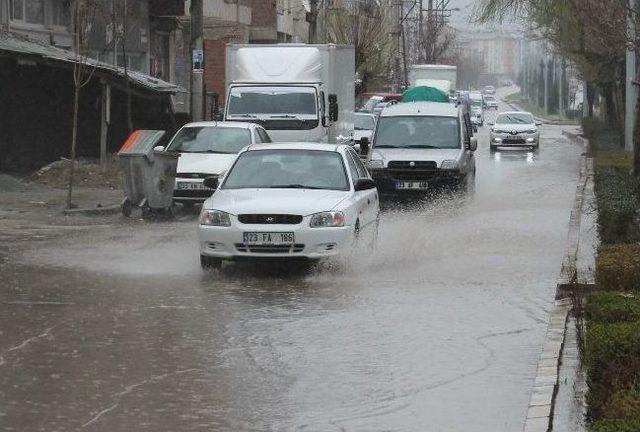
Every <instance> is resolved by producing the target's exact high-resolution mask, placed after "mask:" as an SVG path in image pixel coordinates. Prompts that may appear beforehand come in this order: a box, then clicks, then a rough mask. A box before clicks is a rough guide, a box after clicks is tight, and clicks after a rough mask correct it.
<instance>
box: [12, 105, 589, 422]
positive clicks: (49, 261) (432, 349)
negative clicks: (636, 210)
mask: <svg viewBox="0 0 640 432" xmlns="http://www.w3.org/2000/svg"><path fill="white" fill-rule="evenodd" d="M487 117H488V118H495V113H494V112H490V113H489V114H488V115H487ZM542 130H543V134H542V136H543V138H542V144H541V149H540V151H539V152H538V153H530V152H526V151H502V152H497V153H494V154H491V153H490V151H489V148H488V138H487V136H488V128H487V127H485V128H483V130H481V132H480V134H479V150H478V152H477V160H478V161H477V163H478V172H477V187H476V193H475V196H474V197H473V198H470V199H466V200H461V199H459V198H449V199H441V200H433V201H429V202H425V203H423V204H422V205H420V206H418V207H416V208H411V209H406V208H405V209H402V210H394V209H393V208H392V209H389V210H387V211H386V212H385V213H384V214H383V217H382V223H381V232H380V242H379V247H378V250H377V251H376V253H375V254H370V253H365V252H362V253H361V254H359V255H356V256H353V257H350V258H348V259H342V260H339V261H337V262H331V263H325V264H323V265H321V266H319V267H317V268H310V269H299V268H286V267H284V268H282V267H280V268H273V267H272V266H255V265H251V264H244V265H234V266H227V267H225V268H224V269H223V270H222V271H221V272H213V273H209V274H205V273H203V272H202V271H201V270H200V265H199V261H198V250H197V244H196V233H195V221H194V219H193V218H183V220H181V221H177V222H174V223H156V224H131V225H122V224H115V225H100V226H97V227H94V228H92V229H90V230H78V231H73V232H69V233H65V234H64V235H61V236H56V237H46V236H44V237H40V238H37V239H34V240H32V241H28V242H26V243H21V245H20V247H15V248H13V249H12V254H11V255H9V256H8V257H6V259H5V260H4V261H2V260H0V272H1V275H2V278H1V280H0V429H1V430H3V431H70V430H87V431H133V430H136V431H245V430H256V431H289V430H309V431H449V432H451V431H453V432H457V431H460V432H462V431H464V432H475V431H477V432H486V431H506V432H509V431H513V432H516V431H520V430H521V429H522V425H523V423H524V418H525V415H526V409H527V404H528V401H529V395H530V391H531V388H532V385H533V379H534V373H535V370H536V365H537V360H538V356H539V353H540V349H541V345H542V341H543V338H544V333H545V329H546V325H547V319H548V311H549V310H550V308H551V306H552V301H553V295H554V290H555V286H554V282H555V278H556V276H557V274H558V272H559V269H560V263H561V260H562V256H563V248H564V240H565V238H566V233H567V226H568V221H569V213H570V207H571V204H572V199H573V195H574V192H575V188H576V181H577V178H578V168H579V166H578V165H579V155H580V152H581V150H582V149H580V148H577V147H575V146H574V145H573V144H571V143H569V142H568V141H567V140H566V139H564V138H563V137H562V136H561V130H562V129H561V127H559V126H543V129H542Z"/></svg>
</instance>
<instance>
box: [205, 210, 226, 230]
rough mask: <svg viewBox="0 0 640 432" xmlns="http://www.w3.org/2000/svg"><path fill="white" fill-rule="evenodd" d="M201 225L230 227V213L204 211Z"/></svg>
mask: <svg viewBox="0 0 640 432" xmlns="http://www.w3.org/2000/svg"><path fill="white" fill-rule="evenodd" d="M200 225H208V226H220V227H228V226H231V218H230V217H229V213H225V212H223V211H220V210H205V209H203V210H202V213H200Z"/></svg>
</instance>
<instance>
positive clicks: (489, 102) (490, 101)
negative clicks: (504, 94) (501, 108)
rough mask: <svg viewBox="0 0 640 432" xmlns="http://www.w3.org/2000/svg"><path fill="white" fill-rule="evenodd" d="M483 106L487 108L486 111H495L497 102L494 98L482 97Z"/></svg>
mask: <svg viewBox="0 0 640 432" xmlns="http://www.w3.org/2000/svg"><path fill="white" fill-rule="evenodd" d="M484 105H485V106H486V107H487V109H494V110H497V109H498V100H497V99H496V98H495V96H490V95H487V96H485V97H484Z"/></svg>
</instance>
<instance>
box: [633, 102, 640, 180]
mask: <svg viewBox="0 0 640 432" xmlns="http://www.w3.org/2000/svg"><path fill="white" fill-rule="evenodd" d="M638 108H640V92H638V97H637V100H636V107H635V110H636V122H635V125H634V127H633V174H634V175H635V176H636V178H638V177H640V113H638Z"/></svg>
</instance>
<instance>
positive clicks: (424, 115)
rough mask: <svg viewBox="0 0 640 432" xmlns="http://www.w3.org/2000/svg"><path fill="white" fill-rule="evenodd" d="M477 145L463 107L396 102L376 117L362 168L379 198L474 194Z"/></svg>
mask: <svg viewBox="0 0 640 432" xmlns="http://www.w3.org/2000/svg"><path fill="white" fill-rule="evenodd" d="M477 146H478V141H477V139H476V138H474V137H473V132H472V126H471V124H470V121H469V116H468V114H465V111H464V109H463V108H462V107H455V106H453V105H451V104H446V103H436V102H411V103H401V104H398V105H395V106H392V107H389V108H386V109H385V110H384V111H382V113H381V114H380V118H379V119H378V123H377V124H376V130H375V133H374V137H373V142H372V145H371V149H370V150H369V152H368V156H367V166H368V168H369V171H370V172H371V175H372V177H373V179H374V180H375V182H376V185H377V187H378V190H379V191H380V193H381V194H394V195H399V194H407V193H412V192H426V191H428V190H431V189H434V188H442V187H447V188H452V189H462V190H473V187H474V185H475V175H476V161H475V157H474V152H475V151H476V148H477Z"/></svg>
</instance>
